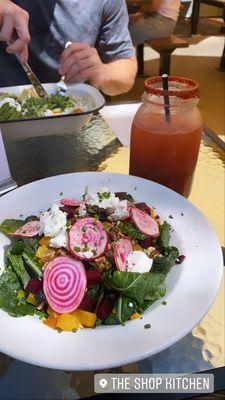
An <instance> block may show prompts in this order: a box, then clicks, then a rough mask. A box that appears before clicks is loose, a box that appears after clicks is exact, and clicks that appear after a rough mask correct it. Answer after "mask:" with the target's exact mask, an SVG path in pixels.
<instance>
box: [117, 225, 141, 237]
mask: <svg viewBox="0 0 225 400" xmlns="http://www.w3.org/2000/svg"><path fill="white" fill-rule="evenodd" d="M118 229H119V230H120V231H121V232H122V233H123V234H124V235H126V236H129V237H131V238H133V239H139V240H144V239H146V237H147V236H146V235H144V234H143V233H141V232H140V231H139V230H138V229H137V228H136V226H135V225H134V224H133V223H132V222H125V223H124V222H120V223H119V225H118Z"/></svg>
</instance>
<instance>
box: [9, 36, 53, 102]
mask: <svg viewBox="0 0 225 400" xmlns="http://www.w3.org/2000/svg"><path fill="white" fill-rule="evenodd" d="M12 43H13V40H11V41H9V42H7V45H8V46H10V45H11V44H12ZM14 55H15V56H16V58H17V60H18V61H19V63H20V65H21V67H22V68H23V70H24V71H25V73H26V75H27V77H28V79H29V81H30V82H31V84H32V85H33V87H34V89H35V90H36V92H37V94H38V96H39V97H48V93H47V92H46V90H45V89H44V87H43V86H42V84H41V82H40V81H39V79H38V78H37V77H36V75H35V73H34V72H33V71H32V69H31V67H30V66H29V64H28V63H26V62H23V61H21V58H20V56H19V54H16V53H14Z"/></svg>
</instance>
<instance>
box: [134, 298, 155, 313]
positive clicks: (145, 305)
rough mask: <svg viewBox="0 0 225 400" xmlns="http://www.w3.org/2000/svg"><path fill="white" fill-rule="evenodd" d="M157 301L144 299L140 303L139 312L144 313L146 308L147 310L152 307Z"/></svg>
mask: <svg viewBox="0 0 225 400" xmlns="http://www.w3.org/2000/svg"><path fill="white" fill-rule="evenodd" d="M155 301H156V300H144V301H143V303H141V304H139V305H138V308H137V312H138V313H139V314H143V312H144V311H145V310H147V308H149V307H151V305H152V304H153V303H155Z"/></svg>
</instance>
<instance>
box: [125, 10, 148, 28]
mask: <svg viewBox="0 0 225 400" xmlns="http://www.w3.org/2000/svg"><path fill="white" fill-rule="evenodd" d="M144 17H145V13H144V12H142V11H138V12H136V13H135V14H130V15H129V23H130V25H135V24H138V23H140V22H141V21H143V19H144Z"/></svg>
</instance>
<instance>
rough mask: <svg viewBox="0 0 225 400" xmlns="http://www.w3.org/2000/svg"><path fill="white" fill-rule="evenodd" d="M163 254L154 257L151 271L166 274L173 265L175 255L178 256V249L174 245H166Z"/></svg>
mask: <svg viewBox="0 0 225 400" xmlns="http://www.w3.org/2000/svg"><path fill="white" fill-rule="evenodd" d="M165 254H166V255H165V256H162V257H156V258H155V259H154V260H153V264H152V269H151V271H152V272H155V273H160V274H162V273H163V274H165V275H167V274H168V272H170V270H171V268H172V267H173V266H174V264H175V261H176V259H177V257H178V256H179V251H178V249H177V248H176V247H173V246H172V247H167V248H166V250H165Z"/></svg>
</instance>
